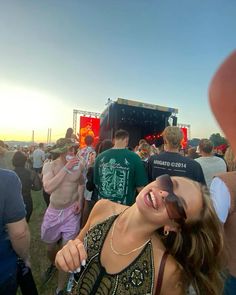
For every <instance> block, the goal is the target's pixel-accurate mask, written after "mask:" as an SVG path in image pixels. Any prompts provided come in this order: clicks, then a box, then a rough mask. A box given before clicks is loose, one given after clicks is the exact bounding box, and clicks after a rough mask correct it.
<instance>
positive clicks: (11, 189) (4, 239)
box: [0, 169, 26, 283]
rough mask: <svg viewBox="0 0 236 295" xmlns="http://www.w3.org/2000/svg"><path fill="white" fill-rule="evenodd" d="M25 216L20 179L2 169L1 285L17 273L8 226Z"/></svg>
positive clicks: (0, 205)
mask: <svg viewBox="0 0 236 295" xmlns="http://www.w3.org/2000/svg"><path fill="white" fill-rule="evenodd" d="M25 215H26V211H25V205H24V202H23V198H22V195H21V182H20V179H19V178H18V176H17V175H16V174H15V172H13V171H10V170H5V169H0V265H1V266H0V283H2V282H4V281H5V280H6V279H7V278H8V277H9V276H10V275H11V274H12V273H14V272H15V271H16V253H15V251H14V250H13V248H12V245H11V241H10V240H9V237H8V234H7V229H6V224H8V223H12V222H17V221H20V220H21V219H23V218H24V217H25Z"/></svg>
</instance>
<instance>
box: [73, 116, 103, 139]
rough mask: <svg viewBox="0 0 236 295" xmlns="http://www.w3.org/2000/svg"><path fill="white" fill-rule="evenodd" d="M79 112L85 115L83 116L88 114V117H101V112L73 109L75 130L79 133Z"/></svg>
mask: <svg viewBox="0 0 236 295" xmlns="http://www.w3.org/2000/svg"><path fill="white" fill-rule="evenodd" d="M78 114H80V115H83V116H87V117H94V118H98V117H100V115H101V113H96V112H89V111H83V110H73V130H74V133H75V134H76V133H77V123H78V122H77V121H78V120H77V116H78Z"/></svg>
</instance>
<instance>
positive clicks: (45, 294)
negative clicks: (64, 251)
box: [17, 191, 57, 295]
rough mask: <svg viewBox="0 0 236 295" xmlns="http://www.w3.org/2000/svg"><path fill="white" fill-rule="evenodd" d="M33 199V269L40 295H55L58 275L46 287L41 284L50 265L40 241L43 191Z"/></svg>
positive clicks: (34, 194) (36, 193)
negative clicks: (43, 275)
mask: <svg viewBox="0 0 236 295" xmlns="http://www.w3.org/2000/svg"><path fill="white" fill-rule="evenodd" d="M32 198H33V204H34V209H33V213H32V215H31V219H30V222H29V227H30V233H31V247H30V256H31V269H32V272H33V276H34V279H35V282H36V285H37V288H38V293H39V295H55V289H56V281H57V273H56V274H55V276H54V277H53V278H52V279H51V280H50V281H49V282H48V283H47V284H46V285H44V286H42V283H41V276H42V274H43V272H44V271H45V270H46V269H47V267H48V266H49V264H50V263H49V260H48V258H47V254H46V245H45V244H44V243H43V242H42V241H41V240H40V226H41V223H42V219H43V215H44V212H45V210H46V205H45V202H44V199H43V196H42V192H41V191H39V192H32ZM20 294H21V292H20V291H18V293H17V295H20ZM29 295H30V294H29Z"/></svg>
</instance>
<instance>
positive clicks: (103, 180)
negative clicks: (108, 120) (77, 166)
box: [94, 130, 148, 205]
mask: <svg viewBox="0 0 236 295" xmlns="http://www.w3.org/2000/svg"><path fill="white" fill-rule="evenodd" d="M128 142H129V133H128V132H127V131H125V130H118V131H116V133H115V144H114V147H113V148H112V149H109V150H107V151H105V152H103V153H101V154H100V155H99V156H98V157H97V158H96V161H95V166H94V183H95V185H96V186H97V188H98V195H99V198H104V199H109V200H111V201H114V202H117V203H121V204H124V205H132V204H133V203H134V202H135V197H136V190H137V191H138V192H139V191H140V190H141V189H142V188H143V187H144V186H145V185H146V184H147V183H148V180H147V175H146V171H145V169H144V165H143V163H142V161H141V159H140V157H139V156H138V155H137V154H135V153H134V152H132V151H130V150H128V149H127V148H126V147H127V146H128Z"/></svg>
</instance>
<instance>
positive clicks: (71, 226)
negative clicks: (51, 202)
mask: <svg viewBox="0 0 236 295" xmlns="http://www.w3.org/2000/svg"><path fill="white" fill-rule="evenodd" d="M74 206H75V204H72V205H71V206H70V207H68V208H65V209H61V210H58V209H54V208H50V207H49V208H48V209H47V210H46V212H45V214H44V217H43V223H42V226H41V239H42V240H43V241H44V242H45V243H48V244H52V243H56V242H57V241H58V240H60V239H61V238H62V239H63V241H69V240H71V239H74V238H75V237H76V236H77V234H78V233H79V230H80V217H81V215H80V214H75V213H74Z"/></svg>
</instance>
